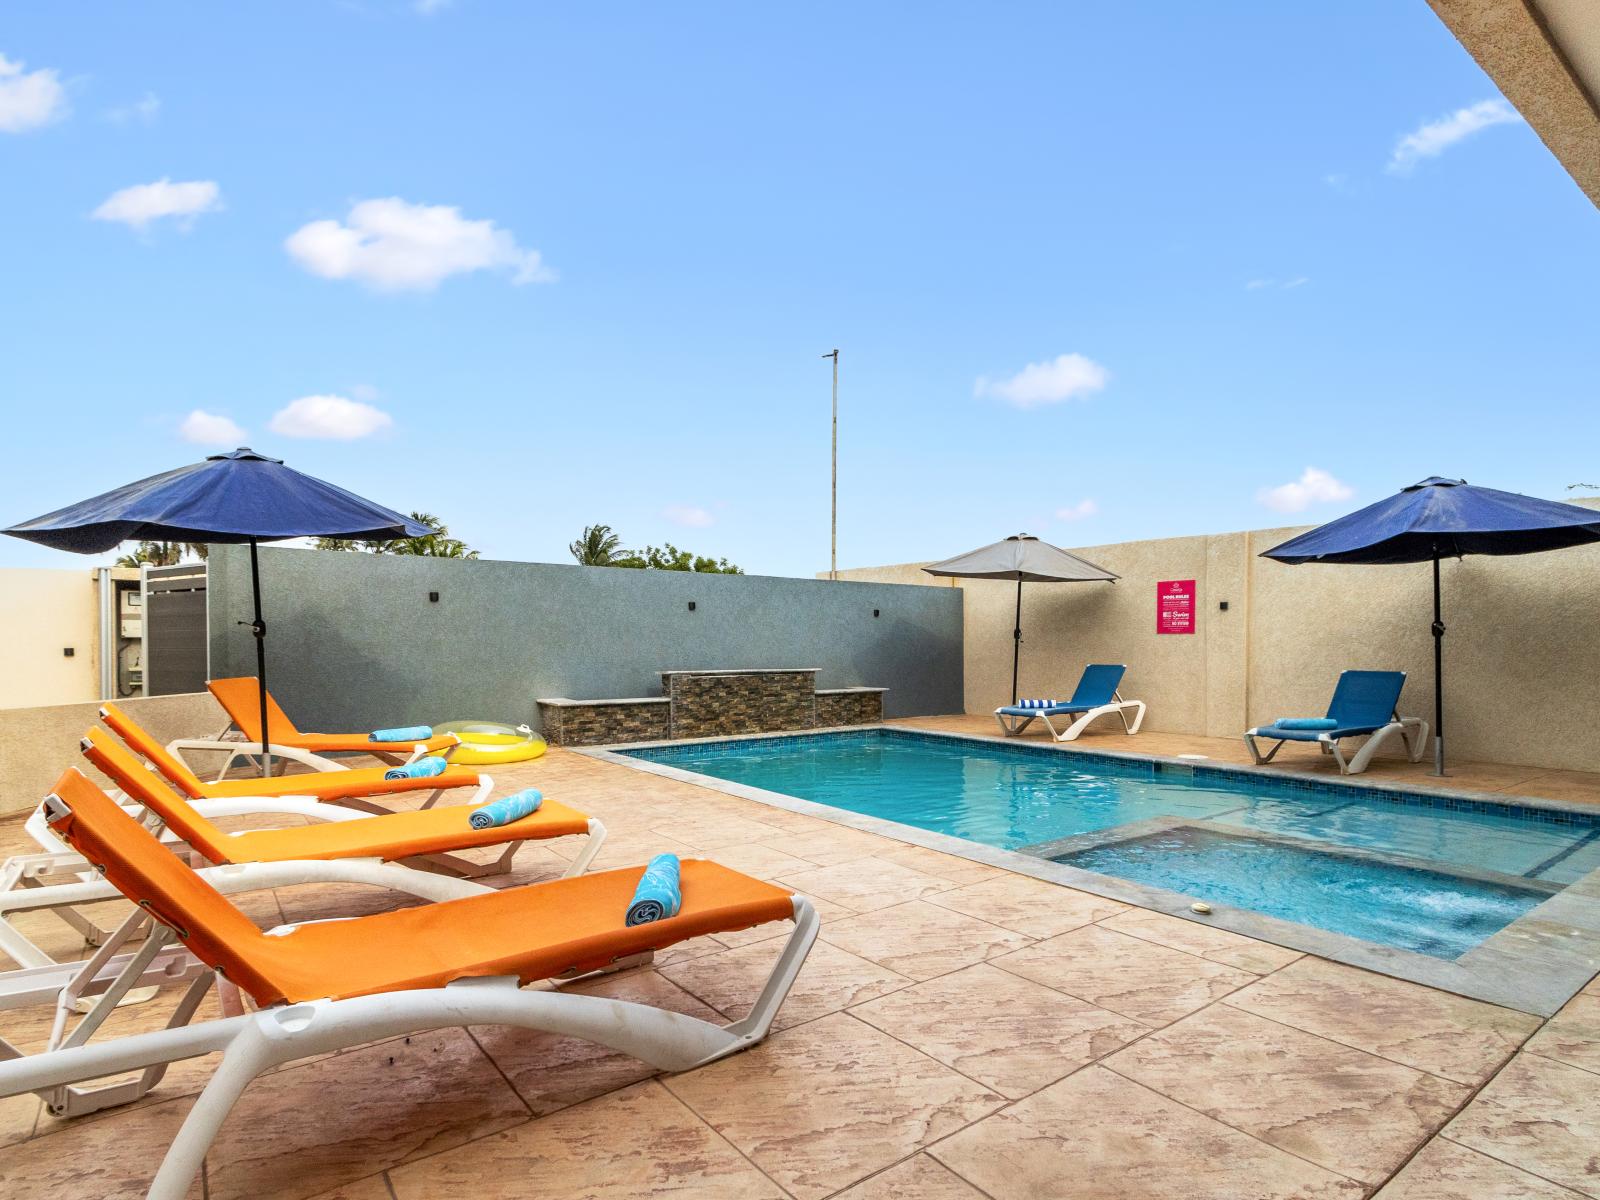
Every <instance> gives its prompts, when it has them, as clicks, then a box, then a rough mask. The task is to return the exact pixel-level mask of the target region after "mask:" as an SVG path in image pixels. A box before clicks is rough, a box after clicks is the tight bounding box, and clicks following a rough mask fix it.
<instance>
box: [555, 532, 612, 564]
mask: <svg viewBox="0 0 1600 1200" xmlns="http://www.w3.org/2000/svg"><path fill="white" fill-rule="evenodd" d="M567 549H569V550H570V551H572V557H573V558H575V559H577V560H578V562H580V563H581V564H582V565H584V566H586V567H609V566H613V565H615V563H616V561H617V560H618V559H619V558H622V557H623V550H622V539H621V538H619V537H618V536H617V535H616V534H614V533H612V532H611V526H609V525H587V526H585V527H584V530H583V536H582V537H580V538H579V539H578V540H577V541H575V542H573V543H572V544H571V545H570V546H568V547H567Z"/></svg>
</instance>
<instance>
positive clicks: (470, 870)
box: [45, 728, 606, 878]
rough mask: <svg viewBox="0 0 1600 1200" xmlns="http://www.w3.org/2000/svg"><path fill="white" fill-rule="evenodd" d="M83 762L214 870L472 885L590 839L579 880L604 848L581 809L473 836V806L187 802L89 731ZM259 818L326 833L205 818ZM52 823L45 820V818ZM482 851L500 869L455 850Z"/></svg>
mask: <svg viewBox="0 0 1600 1200" xmlns="http://www.w3.org/2000/svg"><path fill="white" fill-rule="evenodd" d="M82 748H83V756H84V757H85V758H87V759H88V760H89V761H90V762H91V763H93V764H94V765H95V767H96V768H98V769H99V770H100V771H101V772H102V773H103V774H104V775H105V776H106V778H108V779H110V780H111V781H112V782H113V783H115V784H116V785H117V786H118V787H119V788H121V789H122V790H123V792H124V793H125V794H126V795H127V797H128V799H130V800H132V801H134V802H135V803H136V804H141V805H143V806H144V807H145V808H146V809H148V810H149V811H150V812H151V813H152V814H154V816H155V817H157V818H158V819H159V820H160V821H161V823H162V824H164V825H165V826H166V827H167V828H168V829H169V830H171V831H172V833H173V834H175V835H176V836H177V837H178V838H179V839H180V840H181V841H183V842H184V843H186V844H187V845H188V846H189V847H190V848H191V849H192V850H195V851H197V852H198V853H200V854H201V855H203V856H204V857H205V858H207V859H209V860H210V861H211V862H213V863H215V864H217V865H219V866H220V865H222V864H225V863H247V862H287V861H291V860H306V859H329V858H372V859H378V860H380V861H382V862H396V861H403V862H406V863H408V864H410V865H412V866H416V867H421V868H423V869H426V870H435V871H443V872H447V873H449V874H455V875H461V876H463V877H468V878H474V877H477V876H482V875H497V874H504V873H505V872H506V871H508V870H509V869H510V868H511V860H512V859H513V858H514V857H515V856H516V853H517V851H518V850H519V849H521V848H522V845H523V843H524V842H527V841H546V840H549V839H551V838H559V837H572V836H575V835H587V837H588V839H589V840H588V844H587V845H586V846H584V848H583V852H582V853H581V854H579V855H578V856H577V857H576V858H575V859H573V861H572V865H571V866H570V867H568V868H567V874H568V875H579V874H582V873H583V871H584V870H585V869H586V868H587V867H588V865H589V864H590V863H591V862H592V861H594V856H595V854H596V853H598V852H599V849H600V845H601V843H602V842H604V841H605V836H606V831H605V826H604V825H602V824H601V823H600V822H599V821H596V820H594V819H593V818H592V817H588V816H585V815H584V814H583V813H581V812H578V811H577V810H576V809H573V808H568V807H567V806H566V805H564V804H561V803H559V802H557V801H555V800H549V799H547V800H545V802H544V803H543V804H541V805H540V806H539V810H538V811H537V812H535V813H531V814H529V815H528V816H526V817H523V818H522V819H520V820H517V821H512V822H511V823H510V824H509V825H498V826H490V827H489V828H487V829H474V828H473V827H472V825H471V824H470V823H469V821H468V819H467V818H468V817H469V816H470V815H471V813H472V811H473V810H472V806H470V805H466V804H452V805H449V806H447V807H444V808H419V809H411V810H408V811H404V812H391V813H384V814H382V815H380V816H369V815H365V814H362V813H359V812H352V811H351V810H349V809H345V808H334V807H332V806H330V805H325V804H321V803H319V802H317V801H314V800H305V799H304V798H300V799H299V802H298V803H291V802H290V801H292V800H294V799H295V798H279V799H255V798H248V799H238V800H231V799H220V800H186V799H184V798H183V797H181V796H179V795H178V794H177V793H176V792H174V791H173V790H172V789H171V788H170V787H168V786H167V785H166V784H165V783H163V782H162V780H161V778H160V776H158V775H157V774H156V773H155V772H154V771H150V770H147V769H146V768H145V767H144V766H143V764H141V763H140V762H139V760H138V759H137V758H136V757H134V755H133V754H132V753H131V752H130V751H129V750H128V748H127V747H125V746H121V745H119V744H118V743H117V742H116V741H115V740H113V739H112V737H111V736H110V735H109V734H108V733H106V731H105V730H103V729H99V728H95V729H91V730H89V732H88V733H87V734H86V735H85V736H84V738H83V742H82ZM259 812H292V813H296V814H298V815H301V816H309V817H314V818H315V817H320V818H322V820H323V822H324V823H323V824H318V825H297V826H292V827H289V828H283V829H256V830H251V831H249V832H245V833H226V832H224V831H223V830H221V829H218V828H217V827H216V826H215V825H214V824H212V822H211V820H210V819H209V818H211V817H215V816H235V815H240V814H248V813H259ZM45 819H46V820H48V814H46V815H45ZM477 846H505V852H504V853H502V854H501V855H500V857H499V858H497V859H495V860H494V861H492V862H490V863H487V864H484V863H474V862H471V861H470V860H468V859H463V858H460V857H459V856H458V855H457V854H455V853H454V852H455V851H460V850H468V849H472V848H473V847H477Z"/></svg>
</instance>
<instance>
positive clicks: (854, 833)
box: [765, 824, 899, 867]
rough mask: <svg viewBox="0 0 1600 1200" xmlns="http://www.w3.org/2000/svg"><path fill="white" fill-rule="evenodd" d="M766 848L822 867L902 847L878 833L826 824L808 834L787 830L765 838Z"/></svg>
mask: <svg viewBox="0 0 1600 1200" xmlns="http://www.w3.org/2000/svg"><path fill="white" fill-rule="evenodd" d="M765 844H766V845H769V846H776V847H777V848H778V849H779V850H782V851H783V852H784V853H785V854H793V855H794V856H795V857H796V858H803V859H805V860H806V861H807V862H810V863H815V864H816V865H817V866H819V867H831V866H834V865H836V864H838V863H845V862H854V861H855V860H856V859H858V858H866V857H868V856H869V855H872V854H876V853H877V852H878V851H879V850H882V849H885V848H890V849H892V848H893V847H894V846H896V845H899V843H897V842H893V841H891V840H890V839H888V838H881V837H879V836H878V835H877V834H875V833H864V832H862V831H861V830H859V829H850V828H848V827H847V826H844V825H832V824H830V825H827V826H826V827H824V828H820V829H814V830H811V831H809V832H807V831H804V830H801V831H795V830H788V831H785V832H783V833H780V834H778V835H777V836H776V837H769V838H767V839H766V842H765Z"/></svg>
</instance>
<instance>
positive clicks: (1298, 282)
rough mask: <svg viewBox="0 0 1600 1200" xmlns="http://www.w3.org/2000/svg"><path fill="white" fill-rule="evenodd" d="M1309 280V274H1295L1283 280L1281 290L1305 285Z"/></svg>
mask: <svg viewBox="0 0 1600 1200" xmlns="http://www.w3.org/2000/svg"><path fill="white" fill-rule="evenodd" d="M1310 282H1311V278H1310V276H1307V275H1296V276H1295V277H1294V278H1293V279H1286V280H1284V282H1283V290H1284V291H1288V290H1289V289H1290V288H1297V287H1305V285H1306V284H1308V283H1310Z"/></svg>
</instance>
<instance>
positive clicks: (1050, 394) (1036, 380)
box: [972, 354, 1111, 408]
mask: <svg viewBox="0 0 1600 1200" xmlns="http://www.w3.org/2000/svg"><path fill="white" fill-rule="evenodd" d="M1110 378H1111V373H1110V372H1109V371H1107V370H1106V369H1105V368H1104V367H1102V366H1101V365H1100V364H1099V363H1097V362H1095V361H1094V360H1093V359H1091V358H1086V357H1084V356H1083V355H1082V354H1063V355H1060V356H1059V357H1057V358H1055V359H1053V360H1052V361H1050V362H1042V363H1029V364H1028V365H1027V366H1025V367H1023V368H1022V370H1020V371H1018V372H1017V373H1016V374H1015V375H1013V376H1011V377H1010V378H1009V379H990V378H988V377H987V376H984V375H980V376H979V377H978V381H977V382H976V383H975V384H974V385H973V387H972V394H973V395H974V396H992V397H994V398H995V399H996V400H1003V401H1005V402H1006V403H1007V404H1010V405H1012V406H1013V407H1015V408H1038V407H1039V406H1040V405H1043V404H1060V403H1061V402H1062V401H1063V400H1071V399H1073V398H1074V397H1077V396H1087V395H1089V394H1091V393H1093V392H1098V391H1099V390H1100V389H1101V388H1103V387H1105V385H1106V381H1107V380H1108V379H1110Z"/></svg>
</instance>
